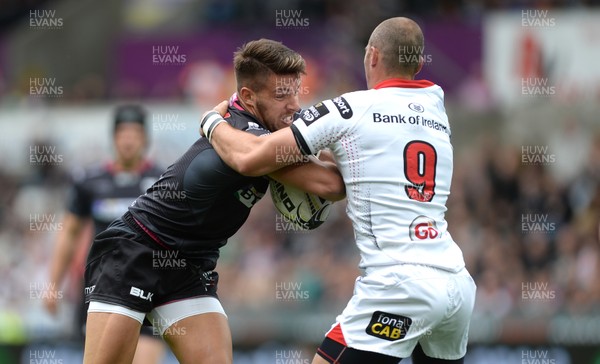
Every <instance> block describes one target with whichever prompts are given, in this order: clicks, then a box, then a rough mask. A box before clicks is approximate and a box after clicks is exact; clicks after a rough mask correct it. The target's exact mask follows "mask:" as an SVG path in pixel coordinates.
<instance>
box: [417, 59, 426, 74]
mask: <svg viewBox="0 0 600 364" xmlns="http://www.w3.org/2000/svg"><path fill="white" fill-rule="evenodd" d="M424 63H425V57H423V56H419V65H418V66H417V71H416V72H415V75H416V74H417V73H419V72H421V70H422V69H423V64H424Z"/></svg>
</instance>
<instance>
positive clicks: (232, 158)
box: [200, 101, 303, 176]
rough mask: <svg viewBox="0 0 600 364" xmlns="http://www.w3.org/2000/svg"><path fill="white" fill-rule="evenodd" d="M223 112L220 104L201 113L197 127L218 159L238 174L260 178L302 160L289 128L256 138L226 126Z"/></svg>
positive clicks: (224, 104)
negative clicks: (202, 114) (217, 155)
mask: <svg viewBox="0 0 600 364" xmlns="http://www.w3.org/2000/svg"><path fill="white" fill-rule="evenodd" d="M226 111H227V101H223V102H221V103H220V104H219V105H217V106H216V107H215V109H214V110H212V111H209V112H207V113H205V114H204V116H203V117H202V121H201V126H200V128H201V130H202V134H203V135H205V136H206V137H207V138H208V140H209V141H210V142H211V144H212V145H213V147H214V148H215V150H216V151H217V153H218V154H219V156H220V157H221V159H223V161H224V162H225V163H227V165H229V166H230V167H231V168H233V169H234V170H235V171H237V172H238V173H240V174H243V175H246V176H263V175H266V174H269V173H271V172H273V171H275V170H277V169H280V168H282V167H285V166H287V165H289V164H293V163H295V162H297V161H298V160H301V159H302V158H303V157H302V154H301V153H300V150H299V149H298V147H297V146H296V140H295V139H294V135H293V133H292V130H291V129H290V128H284V129H281V130H278V131H276V132H274V133H272V134H269V135H265V136H261V137H257V136H255V135H252V134H250V133H246V132H244V131H241V130H238V129H235V128H233V127H231V126H230V125H229V124H227V122H225V120H223V118H222V117H221V115H224V114H225V112H226Z"/></svg>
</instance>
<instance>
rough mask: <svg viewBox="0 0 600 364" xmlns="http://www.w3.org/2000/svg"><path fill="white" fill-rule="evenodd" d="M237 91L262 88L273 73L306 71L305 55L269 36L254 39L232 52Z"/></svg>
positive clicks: (302, 72)
mask: <svg viewBox="0 0 600 364" xmlns="http://www.w3.org/2000/svg"><path fill="white" fill-rule="evenodd" d="M233 67H234V69H235V79H236V81H237V90H238V91H239V90H240V89H241V88H242V87H248V88H250V89H252V90H254V91H259V90H261V89H262V88H263V87H264V85H265V82H264V81H265V80H266V79H267V77H269V75H270V74H271V73H274V74H276V75H288V74H297V75H298V76H300V75H301V74H305V73H306V72H305V70H306V63H305V62H304V58H302V56H301V55H300V54H298V53H296V52H294V51H293V50H291V49H289V48H288V47H286V46H284V45H283V44H282V43H281V42H276V41H274V40H270V39H264V38H262V39H259V40H253V41H251V42H248V43H246V44H244V45H243V46H242V47H241V48H239V49H238V50H237V51H236V52H235V53H234V54H233Z"/></svg>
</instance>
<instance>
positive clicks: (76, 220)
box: [44, 105, 165, 364]
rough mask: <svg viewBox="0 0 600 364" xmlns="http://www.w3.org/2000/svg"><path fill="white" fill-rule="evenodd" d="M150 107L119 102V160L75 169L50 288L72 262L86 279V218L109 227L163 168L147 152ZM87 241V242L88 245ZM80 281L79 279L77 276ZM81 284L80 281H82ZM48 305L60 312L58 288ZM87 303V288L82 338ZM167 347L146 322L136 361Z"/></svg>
mask: <svg viewBox="0 0 600 364" xmlns="http://www.w3.org/2000/svg"><path fill="white" fill-rule="evenodd" d="M145 122H146V112H145V110H144V109H143V108H142V107H141V106H139V105H122V106H119V107H117V109H116V111H115V116H114V127H113V145H114V152H115V156H114V160H113V161H111V162H109V163H105V164H102V165H97V166H93V167H90V168H88V169H85V170H84V169H81V170H76V172H75V173H74V174H73V185H72V186H71V188H70V190H69V194H68V202H67V211H66V212H65V216H64V218H63V229H62V230H61V231H60V233H59V235H58V236H57V240H56V243H55V248H54V251H53V254H52V258H51V261H50V272H49V279H50V282H51V283H52V284H50V285H49V287H50V289H52V290H54V291H57V290H59V289H60V286H61V283H62V282H63V281H64V278H65V276H66V275H67V271H68V270H69V268H70V267H72V266H73V264H77V263H79V264H81V266H80V267H79V266H78V267H77V268H76V271H77V273H78V274H81V277H79V276H77V278H80V279H81V280H83V265H84V262H83V259H79V258H78V255H79V254H78V253H79V252H80V251H81V250H82V249H84V250H85V251H86V252H87V250H88V246H89V242H91V240H92V238H93V235H92V232H91V229H88V228H87V224H88V223H89V222H92V224H93V231H94V232H95V234H98V233H100V232H101V231H104V230H105V229H106V228H107V227H108V225H109V224H110V223H111V222H112V221H113V220H114V219H116V218H118V217H120V216H121V215H122V214H123V213H124V212H125V211H127V207H128V206H129V205H131V202H133V200H135V198H137V197H138V196H139V195H140V194H142V193H144V191H146V189H147V188H148V187H150V186H151V185H152V184H153V183H154V182H155V181H156V180H158V178H159V176H160V174H161V172H162V169H160V168H157V167H156V166H154V165H153V164H152V163H150V162H149V161H148V160H147V159H146V158H145V153H146V149H147V136H146V129H145ZM84 245H85V246H84ZM78 283H79V282H78ZM79 284H81V283H79ZM45 297H46V299H45V301H44V306H45V307H46V309H47V310H48V311H49V312H50V313H51V314H55V313H56V311H57V309H58V303H59V301H58V300H57V299H56V297H58V295H57V294H56V292H49V293H48V294H47V295H45ZM85 309H86V305H85V303H84V297H83V293H82V295H81V301H80V302H79V303H78V309H77V311H76V317H75V323H76V328H75V336H76V337H77V339H81V340H82V341H83V332H84V326H85V317H86V315H87V313H86V310H85ZM164 351H165V344H164V343H163V342H162V340H161V339H160V337H158V336H156V335H153V332H152V329H150V328H148V327H146V328H144V329H143V330H142V336H141V337H140V340H139V342H138V345H137V351H136V355H135V358H134V361H133V362H134V363H140V364H142V363H144V364H152V363H159V362H160V360H161V358H162V356H163V354H164Z"/></svg>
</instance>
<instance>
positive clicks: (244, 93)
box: [238, 86, 256, 106]
mask: <svg viewBox="0 0 600 364" xmlns="http://www.w3.org/2000/svg"><path fill="white" fill-rule="evenodd" d="M238 97H239V98H240V99H241V100H242V102H243V103H244V104H245V105H252V106H254V100H255V99H256V96H255V95H254V91H252V90H251V89H249V88H248V87H245V86H244V87H242V88H241V89H240V91H239V92H238Z"/></svg>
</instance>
